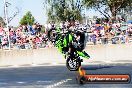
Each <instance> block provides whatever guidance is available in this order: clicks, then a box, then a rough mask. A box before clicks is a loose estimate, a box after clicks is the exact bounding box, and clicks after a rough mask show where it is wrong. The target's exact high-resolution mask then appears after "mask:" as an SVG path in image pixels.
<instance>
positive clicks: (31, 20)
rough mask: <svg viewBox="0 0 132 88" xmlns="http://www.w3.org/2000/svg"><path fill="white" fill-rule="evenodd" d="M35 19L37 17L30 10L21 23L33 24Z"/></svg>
mask: <svg viewBox="0 0 132 88" xmlns="http://www.w3.org/2000/svg"><path fill="white" fill-rule="evenodd" d="M34 21H35V18H34V17H33V16H32V14H31V12H30V11H28V12H27V13H26V15H24V16H23V18H22V19H21V21H20V24H21V25H33V24H34Z"/></svg>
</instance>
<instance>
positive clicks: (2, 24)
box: [0, 17, 6, 26]
mask: <svg viewBox="0 0 132 88" xmlns="http://www.w3.org/2000/svg"><path fill="white" fill-rule="evenodd" d="M5 25H6V23H5V21H4V19H3V18H2V17H0V26H5Z"/></svg>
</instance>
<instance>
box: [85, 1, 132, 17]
mask: <svg viewBox="0 0 132 88" xmlns="http://www.w3.org/2000/svg"><path fill="white" fill-rule="evenodd" d="M83 4H84V5H85V6H87V8H88V9H95V10H96V11H99V12H100V13H101V14H102V15H104V16H105V17H106V18H110V17H113V18H116V15H117V13H118V12H119V11H121V9H123V8H127V7H129V8H131V7H130V6H131V5H132V0H83ZM108 12H111V16H110V14H109V13H108Z"/></svg>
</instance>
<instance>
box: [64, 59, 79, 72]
mask: <svg viewBox="0 0 132 88" xmlns="http://www.w3.org/2000/svg"><path fill="white" fill-rule="evenodd" d="M80 66H81V61H80V59H79V58H70V57H68V58H67V60H66V67H67V68H68V69H69V70H70V71H77V70H78V69H79V67H80Z"/></svg>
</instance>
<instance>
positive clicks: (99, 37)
mask: <svg viewBox="0 0 132 88" xmlns="http://www.w3.org/2000/svg"><path fill="white" fill-rule="evenodd" d="M64 25H68V22H63V23H60V27H61V28H63V26H64ZM78 25H81V24H80V23H79V22H76V23H75V24H74V25H71V27H70V28H76V27H77V26H78ZM51 27H54V28H56V25H55V23H49V24H47V25H45V28H44V29H45V30H43V31H42V25H40V24H39V23H35V24H34V25H32V26H30V25H20V26H19V27H18V28H16V29H15V28H13V27H9V31H8V30H7V29H6V28H3V27H1V26H0V49H8V47H9V44H10V46H11V48H15V49H38V48H44V47H49V46H50V45H52V44H51V42H49V41H48V38H47V31H48V30H49V29H50V28H51ZM80 27H81V28H85V29H87V33H86V38H87V43H92V44H94V45H96V44H119V43H121V44H125V43H130V42H131V38H132V24H131V23H116V22H115V23H110V22H109V23H108V22H107V23H106V22H102V23H101V24H99V23H92V24H91V25H81V26H80ZM8 34H9V38H10V41H8Z"/></svg>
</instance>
